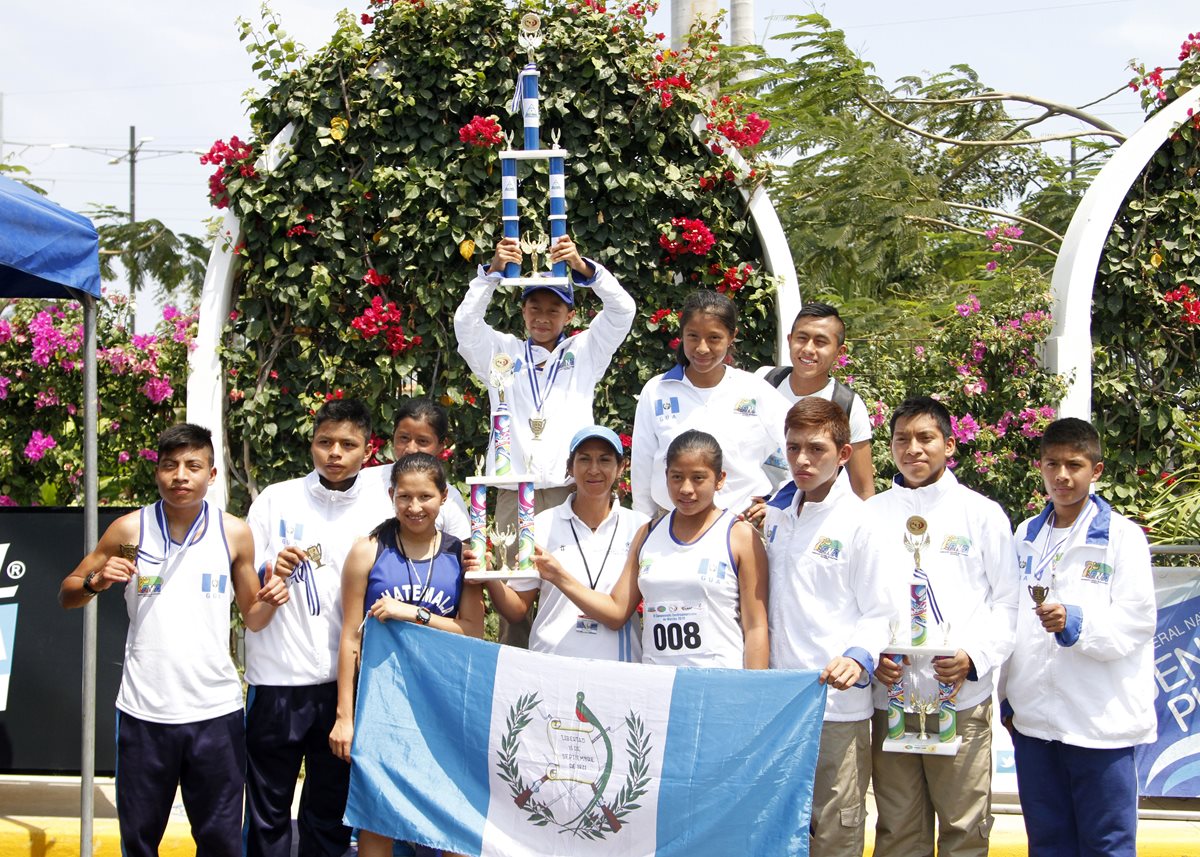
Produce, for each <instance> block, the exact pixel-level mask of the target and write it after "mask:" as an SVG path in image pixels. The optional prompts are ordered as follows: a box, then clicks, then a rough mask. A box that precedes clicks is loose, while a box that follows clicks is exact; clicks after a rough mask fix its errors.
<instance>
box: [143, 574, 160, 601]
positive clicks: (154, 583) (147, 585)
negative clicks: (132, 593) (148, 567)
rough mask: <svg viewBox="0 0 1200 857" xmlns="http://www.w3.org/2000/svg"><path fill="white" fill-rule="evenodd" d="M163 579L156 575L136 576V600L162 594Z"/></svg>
mask: <svg viewBox="0 0 1200 857" xmlns="http://www.w3.org/2000/svg"><path fill="white" fill-rule="evenodd" d="M162 585H163V579H162V578H161V577H159V576H157V575H154V576H151V575H141V574H139V575H138V579H137V594H138V598H146V597H148V596H150V595H158V594H159V593H160V592H162Z"/></svg>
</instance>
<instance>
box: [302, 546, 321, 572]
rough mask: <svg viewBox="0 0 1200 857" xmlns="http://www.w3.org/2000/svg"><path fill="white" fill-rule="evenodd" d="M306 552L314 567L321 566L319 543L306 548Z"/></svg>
mask: <svg viewBox="0 0 1200 857" xmlns="http://www.w3.org/2000/svg"><path fill="white" fill-rule="evenodd" d="M304 553H305V555H306V556H307V557H308V559H309V561H310V562H311V563H312V566H313V568H320V567H321V546H320V545H319V544H316V545H313V546H312V547H308V548H305V549H304Z"/></svg>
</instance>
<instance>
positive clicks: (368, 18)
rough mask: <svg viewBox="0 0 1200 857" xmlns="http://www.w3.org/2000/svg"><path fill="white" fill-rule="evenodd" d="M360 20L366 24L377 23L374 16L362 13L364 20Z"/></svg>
mask: <svg viewBox="0 0 1200 857" xmlns="http://www.w3.org/2000/svg"><path fill="white" fill-rule="evenodd" d="M360 20H361V21H362V22H363V23H364V24H374V23H375V19H374V18H373V17H372V16H370V15H368V14H367V13H366V12H363V13H362V18H361V19H360Z"/></svg>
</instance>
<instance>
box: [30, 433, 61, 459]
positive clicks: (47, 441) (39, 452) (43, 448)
mask: <svg viewBox="0 0 1200 857" xmlns="http://www.w3.org/2000/svg"><path fill="white" fill-rule="evenodd" d="M56 446H58V441H56V440H55V439H54V435H51V434H43V433H42V432H40V431H38V430H36V429H35V430H34V432H33V434H32V435H31V436H30V438H29V443H27V444H25V457H26V458H27V459H29V460H30V461H41V460H42V459H43V458H45V457H46V453H47V452H49V451H50V450H52V449H54V447H56Z"/></svg>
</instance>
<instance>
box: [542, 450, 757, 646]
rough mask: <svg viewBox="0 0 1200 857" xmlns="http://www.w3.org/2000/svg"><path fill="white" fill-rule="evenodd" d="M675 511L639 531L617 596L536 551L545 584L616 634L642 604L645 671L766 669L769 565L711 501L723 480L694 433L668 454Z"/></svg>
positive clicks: (743, 529)
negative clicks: (656, 667) (653, 667)
mask: <svg viewBox="0 0 1200 857" xmlns="http://www.w3.org/2000/svg"><path fill="white" fill-rule="evenodd" d="M666 471H667V473H666V482H667V487H668V491H669V492H670V497H671V503H672V505H673V506H674V507H675V508H674V511H672V512H671V513H669V514H667V515H664V516H663V517H661V518H659V519H658V521H656V522H655V523H654V524H645V525H643V526H642V528H641V529H640V530H639V531H638V534H637V536H636V537H635V538H634V541H633V545H632V546H631V548H630V551H629V556H628V558H627V559H626V561H625V569H624V571H623V572H622V573H621V578H620V580H618V581H617V583H616V585H615V586H614V587H613V589H612V593H611V594H605V593H603V592H598V591H595V590H593V589H591V588H589V587H587V586H586V585H584V584H583V583H581V582H580V581H579V580H578V579H577V578H575V577H573V576H572V575H569V574H567V573H565V571H564V570H563V569H562V566H561V565H560V564H559V563H557V562H552V561H550V558H548V557H547V555H546V554H545V553H544V552H539V553H538V555H537V556H536V557H535V559H534V562H535V563H536V565H537V568H538V572H539V573H540V574H541V575H542V577H543V579H545V580H547V581H549V582H550V583H552V584H554V585H555V586H557V587H558V588H559V589H560V590H562V593H563V594H564V595H566V596H567V597H568V598H569V599H571V601H573V602H574V603H575V604H576V605H578V606H579V608H580V609H581V610H582V611H583V612H584V614H585V615H587V616H590V617H591V618H593V619H597V620H599V621H600V622H602V623H604V625H605V626H607V627H608V628H611V629H613V630H616V629H618V628H620V627H622V626H623V625H624V624H625V623H626V622H628V621H629V618H630V617H631V616H632V615H633V612H634V610H636V609H637V606H638V604H639V603H641V602H642V600H643V598H644V599H645V619H644V624H643V626H642V663H648V664H668V665H672V666H701V667H725V668H732V669H737V668H740V667H745V668H746V669H766V667H767V661H768V656H769V651H768V645H767V556H766V550H765V549H764V548H763V545H762V541H761V540H760V539H759V538H758V535H757V534H756V533H755V532H754V529H753V528H752V527H751V526H750V524H748V523H746V522H744V521H738V520H736V518H735V517H734V516H733V515H732V514H731V513H730V512H728V511H726V510H724V509H720V508H718V507H717V506H716V505H715V503H714V502H713V498H714V497H715V496H716V493H717V491H719V490H720V488H721V485H722V484H723V483H724V480H725V472H724V470H723V469H722V456H721V447H720V445H719V444H718V443H717V441H716V439H715V438H713V437H712V435H708V434H705V433H704V432H699V431H687V432H684V433H683V434H681V435H679V436H678V437H677V438H675V439H674V440H673V441H672V442H671V445H670V447H669V448H668V450H667V455H666Z"/></svg>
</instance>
